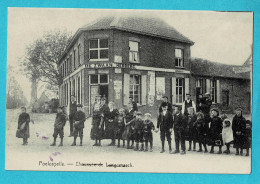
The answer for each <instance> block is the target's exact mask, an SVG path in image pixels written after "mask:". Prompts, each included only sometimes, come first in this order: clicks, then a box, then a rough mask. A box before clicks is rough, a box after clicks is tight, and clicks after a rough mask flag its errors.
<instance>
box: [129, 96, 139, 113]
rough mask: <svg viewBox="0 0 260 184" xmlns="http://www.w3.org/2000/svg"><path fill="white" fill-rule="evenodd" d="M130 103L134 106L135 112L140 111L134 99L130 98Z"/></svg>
mask: <svg viewBox="0 0 260 184" xmlns="http://www.w3.org/2000/svg"><path fill="white" fill-rule="evenodd" d="M129 103H132V104H133V109H134V111H138V107H137V104H136V102H135V101H134V99H133V97H131V96H130V97H129Z"/></svg>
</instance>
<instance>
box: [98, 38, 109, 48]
mask: <svg viewBox="0 0 260 184" xmlns="http://www.w3.org/2000/svg"><path fill="white" fill-rule="evenodd" d="M100 48H108V39H101V40H100Z"/></svg>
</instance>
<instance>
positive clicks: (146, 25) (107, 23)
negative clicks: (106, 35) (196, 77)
mask: <svg viewBox="0 0 260 184" xmlns="http://www.w3.org/2000/svg"><path fill="white" fill-rule="evenodd" d="M113 28H114V29H119V30H124V31H130V32H136V33H140V34H146V35H150V36H156V37H162V38H166V39H170V40H175V41H180V42H185V43H188V44H194V42H193V41H191V40H190V39H189V38H187V37H185V36H184V35H182V34H181V33H179V32H178V31H177V30H176V29H175V28H173V27H172V26H170V25H169V24H167V23H166V22H164V21H163V20H161V19H160V18H158V17H147V16H136V15H127V16H126V15H122V16H108V17H103V18H100V19H98V20H96V21H95V22H93V23H90V24H88V25H86V26H84V27H82V28H81V29H82V30H100V29H113Z"/></svg>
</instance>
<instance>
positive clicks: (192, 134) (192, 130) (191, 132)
mask: <svg viewBox="0 0 260 184" xmlns="http://www.w3.org/2000/svg"><path fill="white" fill-rule="evenodd" d="M187 110H188V116H187V123H188V124H187V138H188V141H189V149H188V151H191V145H192V142H193V151H196V139H197V130H196V126H195V122H196V119H197V117H196V115H195V111H194V108H193V107H189V108H188V109H187Z"/></svg>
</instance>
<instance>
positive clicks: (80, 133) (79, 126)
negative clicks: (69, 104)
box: [71, 104, 86, 146]
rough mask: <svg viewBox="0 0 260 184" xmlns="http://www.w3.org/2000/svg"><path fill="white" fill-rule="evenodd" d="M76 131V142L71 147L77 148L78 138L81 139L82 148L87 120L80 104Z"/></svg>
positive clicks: (75, 116)
mask: <svg viewBox="0 0 260 184" xmlns="http://www.w3.org/2000/svg"><path fill="white" fill-rule="evenodd" d="M73 120H74V124H73V126H74V131H73V135H74V141H73V143H72V145H71V146H76V140H77V137H78V136H79V137H80V146H82V140H83V129H84V122H85V120H86V115H85V113H84V112H83V111H82V105H81V104H78V105H77V112H76V113H75V115H74V117H73Z"/></svg>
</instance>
